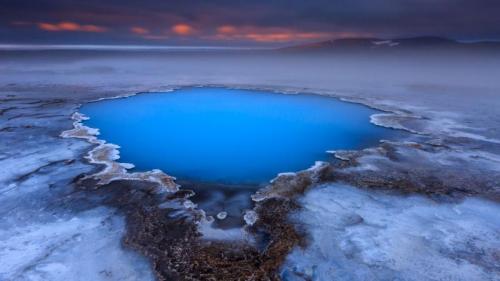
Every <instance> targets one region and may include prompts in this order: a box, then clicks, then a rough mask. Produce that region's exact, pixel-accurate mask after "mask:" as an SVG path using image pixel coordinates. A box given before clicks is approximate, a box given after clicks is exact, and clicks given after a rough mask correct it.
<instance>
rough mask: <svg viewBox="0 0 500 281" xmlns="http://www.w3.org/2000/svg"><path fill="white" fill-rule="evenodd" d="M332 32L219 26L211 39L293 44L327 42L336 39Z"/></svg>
mask: <svg viewBox="0 0 500 281" xmlns="http://www.w3.org/2000/svg"><path fill="white" fill-rule="evenodd" d="M334 37H335V36H334V34H333V33H330V32H304V31H300V30H295V29H288V28H266V27H255V26H241V27H235V26H232V25H223V26H219V27H218V28H217V29H216V34H215V35H213V36H211V39H217V40H248V41H255V42H266V43H272V42H292V41H305V40H325V39H331V38H334Z"/></svg>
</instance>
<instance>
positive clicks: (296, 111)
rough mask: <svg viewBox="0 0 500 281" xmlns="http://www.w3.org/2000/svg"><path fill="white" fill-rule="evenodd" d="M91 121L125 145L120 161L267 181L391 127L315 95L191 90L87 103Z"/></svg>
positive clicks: (370, 141) (210, 178) (189, 175)
mask: <svg viewBox="0 0 500 281" xmlns="http://www.w3.org/2000/svg"><path fill="white" fill-rule="evenodd" d="M80 111H81V112H82V113H83V114H85V115H87V116H88V117H90V119H89V120H87V121H85V125H87V126H90V127H93V128H98V129H99V131H100V136H99V137H100V138H101V139H104V140H106V141H107V142H110V143H114V144H117V145H119V146H120V156H121V157H120V162H127V163H132V164H134V165H135V168H134V169H135V170H138V171H146V170H151V169H160V170H162V171H164V172H165V173H167V174H169V175H172V176H175V177H177V178H178V179H180V180H188V181H196V182H205V183H225V184H262V183H265V182H267V181H269V180H271V179H272V178H274V177H275V176H276V175H277V174H278V173H280V172H291V171H299V170H303V169H306V168H308V167H310V166H312V165H313V164H314V162H315V161H317V160H327V159H328V157H329V155H328V154H327V153H326V151H327V150H337V149H359V148H364V147H368V146H370V145H374V144H376V143H377V142H378V141H379V140H380V139H382V138H384V137H387V136H388V134H390V133H391V130H389V129H385V128H381V127H378V126H375V125H373V124H371V123H370V122H369V117H370V115H372V114H374V113H377V111H376V110H373V109H371V108H368V107H365V106H362V105H358V104H352V103H347V102H342V101H340V100H337V99H334V98H331V97H324V96H319V95H311V94H294V95H285V94H279V93H273V92H267V91H259V90H235V89H225V88H185V89H179V90H175V91H172V92H164V93H160V92H158V93H144V94H140V95H136V96H133V97H128V98H120V99H112V100H104V101H99V102H93V103H88V104H86V105H84V106H83V107H82V108H81V110H80Z"/></svg>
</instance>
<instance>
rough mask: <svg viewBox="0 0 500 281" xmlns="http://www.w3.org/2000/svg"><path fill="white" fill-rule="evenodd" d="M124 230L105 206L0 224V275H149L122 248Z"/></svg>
mask: <svg viewBox="0 0 500 281" xmlns="http://www.w3.org/2000/svg"><path fill="white" fill-rule="evenodd" d="M123 232H124V221H123V218H120V217H117V216H116V215H115V214H113V212H112V210H109V209H106V208H96V209H93V210H89V211H86V212H83V213H80V214H78V215H74V216H68V217H67V218H58V219H54V220H48V221H41V222H38V223H30V224H28V225H26V226H13V227H11V228H7V229H2V230H0V260H1V261H2V266H1V267H0V279H1V280H54V281H57V280H82V281H83V280H153V279H154V278H153V276H152V274H151V271H150V269H149V265H148V264H147V263H144V262H143V261H142V260H141V259H142V258H140V257H138V256H137V255H136V254H134V253H130V252H127V251H124V250H123V249H121V247H120V243H121V239H120V238H121V236H122V235H123ZM132 264H134V265H136V266H133V267H131V266H130V265H132Z"/></svg>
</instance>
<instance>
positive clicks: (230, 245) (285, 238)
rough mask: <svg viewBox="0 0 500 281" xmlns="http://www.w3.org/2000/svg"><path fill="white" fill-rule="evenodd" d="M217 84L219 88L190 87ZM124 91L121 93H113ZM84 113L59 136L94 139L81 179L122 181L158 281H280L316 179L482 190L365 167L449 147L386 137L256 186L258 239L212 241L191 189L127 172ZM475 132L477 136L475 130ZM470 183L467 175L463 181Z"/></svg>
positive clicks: (123, 202)
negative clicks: (297, 216) (303, 200)
mask: <svg viewBox="0 0 500 281" xmlns="http://www.w3.org/2000/svg"><path fill="white" fill-rule="evenodd" d="M214 86H215V87H220V85H199V86H191V87H214ZM224 88H235V89H247V90H255V89H257V90H270V91H273V92H278V93H283V94H287V93H288V94H295V93H304V92H306V93H310V92H309V91H304V90H303V89H302V90H301V89H299V90H297V91H284V90H283V91H279V90H277V89H276V88H272V89H269V88H262V87H258V88H255V87H241V86H240V87H232V86H227V85H226V86H224ZM312 94H314V93H312ZM323 95H326V96H329V97H332V98H338V99H341V100H343V101H346V102H353V103H359V104H363V105H365V106H369V107H372V108H374V109H377V110H382V111H385V113H379V114H375V115H372V117H371V122H372V123H374V124H375V125H379V126H384V127H388V128H393V129H404V130H407V131H409V132H412V133H415V134H419V135H427V134H426V132H422V131H418V130H414V129H411V128H409V127H407V126H405V125H404V123H405V122H407V121H410V122H412V121H415V120H417V121H418V120H424V119H425V118H423V117H421V116H417V115H413V114H412V113H411V112H405V111H394V110H392V111H391V110H388V108H378V107H377V106H373V105H372V106H370V105H367V104H365V103H363V102H362V101H358V100H356V99H345V98H342V97H338V96H335V95H332V94H323ZM127 96H131V95H127ZM121 97H123V96H118V97H115V98H121ZM83 118H84V116H82V115H81V114H79V113H78V112H75V113H74V114H73V120H74V128H73V129H72V130H69V131H65V132H63V133H62V134H61V136H62V137H75V138H82V139H86V140H87V141H88V142H90V143H92V144H95V145H97V146H96V147H95V148H94V149H93V150H91V151H90V152H89V153H88V155H87V156H86V158H87V160H89V162H91V163H94V164H103V165H105V168H104V169H103V170H102V171H100V172H97V173H96V174H93V175H89V176H86V177H84V178H82V179H81V182H85V181H86V180H90V179H94V180H96V181H97V183H96V184H97V186H101V187H102V189H103V190H108V191H110V192H113V191H112V190H113V189H116V187H117V186H119V187H120V188H121V189H122V192H120V195H119V196H118V197H117V198H118V199H117V200H115V201H116V202H120V203H119V204H117V207H118V208H125V209H126V210H125V211H126V213H127V221H128V223H127V227H128V231H127V236H126V237H125V239H124V241H125V243H126V244H127V245H129V246H130V247H132V248H135V249H136V250H138V251H139V252H141V253H143V254H144V255H146V256H147V257H149V258H150V260H151V261H152V263H153V269H154V271H155V273H156V275H157V277H158V279H159V280H200V279H204V280H279V269H280V266H281V264H282V263H283V261H284V259H285V258H286V256H287V254H288V253H289V252H290V251H291V250H292V249H293V248H294V247H296V246H305V245H306V241H305V238H304V237H306V234H305V233H300V232H299V231H298V230H296V229H295V227H294V226H293V224H291V223H290V222H289V221H288V215H289V214H290V213H291V212H293V211H296V210H298V209H299V208H300V206H299V205H298V203H297V202H296V198H298V197H300V195H301V194H303V193H304V192H306V190H307V189H308V188H310V187H311V186H314V185H315V184H317V183H323V182H338V181H342V182H347V183H350V184H352V185H354V186H357V187H362V188H363V187H364V188H383V189H394V190H398V191H403V192H411V193H423V194H428V195H450V194H456V193H459V194H460V195H469V194H481V193H482V192H484V190H477V189H478V188H474V187H472V188H468V189H467V188H463V187H460V186H458V187H457V186H455V185H454V184H453V183H452V184H451V185H450V184H447V183H446V182H443V181H442V180H436V179H434V178H433V177H430V178H429V177H428V176H427V175H426V173H427V171H416V174H415V175H414V176H409V177H408V175H407V172H405V171H404V169H403V175H401V174H399V173H398V171H395V168H394V167H388V171H389V172H390V174H389V176H386V175H383V173H380V171H377V170H376V169H372V167H363V166H366V164H363V163H362V162H363V158H366V157H373V156H374V155H376V157H385V158H387V159H389V160H390V161H394V160H396V161H397V160H398V159H397V158H398V150H401V149H403V150H404V149H410V150H422V151H425V152H428V153H439V152H440V151H442V150H446V149H447V146H446V145H444V144H443V142H444V141H443V140H440V139H435V138H430V139H429V140H428V141H427V143H423V144H422V143H416V142H406V141H404V142H387V141H383V142H381V144H380V145H379V146H377V147H372V148H367V149H363V150H359V151H334V152H332V153H333V154H334V155H335V156H336V157H337V158H338V159H340V160H341V161H340V162H339V163H336V164H332V163H325V162H318V163H316V165H314V166H313V167H312V168H310V169H308V170H305V171H299V172H296V173H283V174H279V175H278V176H277V177H276V178H275V179H274V180H272V181H271V182H270V184H269V185H268V186H266V187H265V188H263V189H260V190H258V191H257V192H256V193H255V194H254V195H253V196H252V199H253V201H254V202H255V207H254V209H253V210H250V211H248V212H247V213H246V214H245V221H247V226H246V227H245V230H246V231H247V232H248V233H251V234H253V235H254V236H255V237H256V240H257V242H256V243H254V244H250V243H247V242H246V241H207V240H206V239H203V238H202V237H201V234H200V233H199V231H198V227H199V224H200V223H206V222H208V223H210V220H211V219H213V218H207V217H206V216H205V215H204V212H203V211H202V210H198V209H197V208H196V205H195V204H193V203H192V202H191V201H189V199H188V198H189V197H191V196H192V195H193V193H192V192H191V193H190V192H189V191H183V190H181V189H179V186H178V185H176V184H175V178H173V177H171V176H168V175H166V174H164V173H162V172H160V171H150V172H146V173H132V174H129V173H128V172H127V168H129V167H130V166H128V165H127V164H120V163H118V162H115V160H117V159H118V158H119V157H118V150H117V149H118V147H117V146H115V145H112V144H107V143H105V141H102V140H99V139H97V133H98V131H97V130H96V129H92V128H88V127H85V126H83V124H82V123H81V121H83ZM425 121H430V120H425ZM84 127H85V128H84ZM472 137H473V139H474V136H472ZM479 139H480V138H479ZM148 173H149V174H148ZM470 182H471V181H468V180H467V181H466V182H464V184H468V183H470ZM141 183H148V184H147V185H148V187H147V188H143V187H142V184H141ZM481 184H482V182H480V183H478V184H477V185H478V186H479V189H480V185H481ZM124 187H125V188H124ZM138 189H139V190H142V191H144V190H145V192H142V196H141V197H140V198H141V199H140V200H137V198H133V197H132V196H131V195H130V194H129V193H136V192H137V190H138ZM124 190H125V191H124ZM158 194H160V195H161V196H158ZM124 206H127V207H124Z"/></svg>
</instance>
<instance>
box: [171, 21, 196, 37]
mask: <svg viewBox="0 0 500 281" xmlns="http://www.w3.org/2000/svg"><path fill="white" fill-rule="evenodd" d="M172 31H173V32H174V33H175V34H177V35H182V36H185V35H190V34H193V33H194V31H195V30H194V28H193V27H192V26H190V25H187V24H184V23H180V24H176V25H174V26H172Z"/></svg>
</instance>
